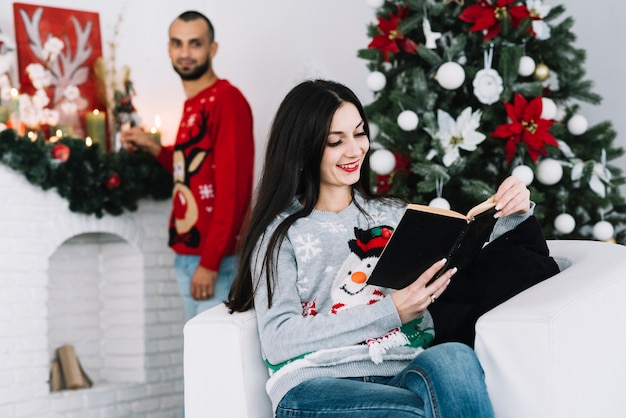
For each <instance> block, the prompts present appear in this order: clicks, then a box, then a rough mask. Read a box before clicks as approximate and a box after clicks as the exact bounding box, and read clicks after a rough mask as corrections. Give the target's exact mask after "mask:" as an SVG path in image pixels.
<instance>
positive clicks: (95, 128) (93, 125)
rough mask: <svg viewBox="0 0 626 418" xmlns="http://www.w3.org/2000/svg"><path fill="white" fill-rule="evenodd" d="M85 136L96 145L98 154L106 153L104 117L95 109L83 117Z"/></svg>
mask: <svg viewBox="0 0 626 418" xmlns="http://www.w3.org/2000/svg"><path fill="white" fill-rule="evenodd" d="M85 122H86V123H85V125H86V127H87V136H89V137H90V138H91V141H92V143H93V144H98V147H99V150H100V152H105V151H106V115H105V114H104V112H100V111H99V110H98V109H95V110H94V111H93V112H89V113H87V115H85Z"/></svg>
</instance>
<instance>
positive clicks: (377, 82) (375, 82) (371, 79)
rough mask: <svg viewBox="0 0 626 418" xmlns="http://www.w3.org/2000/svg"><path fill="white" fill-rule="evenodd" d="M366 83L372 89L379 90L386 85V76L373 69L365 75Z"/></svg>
mask: <svg viewBox="0 0 626 418" xmlns="http://www.w3.org/2000/svg"><path fill="white" fill-rule="evenodd" d="M366 84H367V87H368V88H369V89H370V90H372V91H381V90H382V89H384V88H385V86H386V85H387V78H386V77H385V74H383V73H381V72H380V71H373V72H371V73H370V75H368V76H367V81H366Z"/></svg>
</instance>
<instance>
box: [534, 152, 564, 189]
mask: <svg viewBox="0 0 626 418" xmlns="http://www.w3.org/2000/svg"><path fill="white" fill-rule="evenodd" d="M562 177H563V166H562V165H561V163H559V162H558V161H557V160H555V159H552V158H545V159H543V160H541V162H540V163H539V164H537V180H539V181H540V182H541V183H543V184H545V185H546V186H552V185H553V184H557V183H558V182H559V181H560V180H561V178H562Z"/></svg>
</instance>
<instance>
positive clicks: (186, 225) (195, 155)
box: [170, 109, 211, 247]
mask: <svg viewBox="0 0 626 418" xmlns="http://www.w3.org/2000/svg"><path fill="white" fill-rule="evenodd" d="M207 121H208V115H207V114H206V110H205V109H201V110H200V114H199V117H196V118H194V120H193V121H190V123H188V124H187V125H186V126H187V129H188V131H187V137H188V138H189V139H188V140H187V141H185V142H184V143H176V145H175V146H174V154H173V160H174V167H173V179H174V189H173V191H172V201H173V212H172V216H173V217H174V222H173V227H172V228H170V244H172V243H174V242H178V241H180V240H182V241H184V242H185V243H186V245H187V246H188V247H198V246H199V245H200V233H199V231H198V229H197V228H196V226H195V225H196V223H197V222H198V217H199V209H198V202H196V198H195V197H194V195H193V193H192V191H191V188H190V178H191V177H192V176H194V175H195V174H196V173H197V171H198V170H199V169H200V167H201V166H202V163H203V162H204V160H205V158H206V156H207V155H208V153H209V152H210V151H211V150H205V149H201V148H198V147H195V145H197V144H198V143H199V142H200V141H201V140H202V138H203V137H204V136H205V135H206V132H207Z"/></svg>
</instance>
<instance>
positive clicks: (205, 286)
mask: <svg viewBox="0 0 626 418" xmlns="http://www.w3.org/2000/svg"><path fill="white" fill-rule="evenodd" d="M216 280H217V271H215V270H209V269H208V268H206V267H202V266H200V265H199V266H198V268H197V269H196V271H195V272H194V273H193V276H192V277H191V289H190V290H191V297H193V298H194V299H195V300H207V299H210V298H212V297H213V295H214V293H215V281H216Z"/></svg>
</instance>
